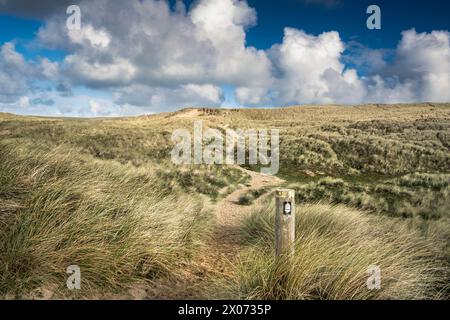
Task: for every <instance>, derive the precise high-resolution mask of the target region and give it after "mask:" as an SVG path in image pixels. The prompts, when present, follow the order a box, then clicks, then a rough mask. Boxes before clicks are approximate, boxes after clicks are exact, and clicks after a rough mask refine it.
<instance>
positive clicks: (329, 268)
mask: <svg viewBox="0 0 450 320" xmlns="http://www.w3.org/2000/svg"><path fill="white" fill-rule="evenodd" d="M274 220H275V217H274V206H273V203H271V204H270V205H264V206H261V207H259V208H257V209H256V210H255V211H254V213H253V214H252V215H251V216H249V217H248V218H247V219H246V221H245V224H244V227H243V232H244V239H245V241H246V244H247V246H248V249H247V251H246V252H245V253H244V255H243V257H242V258H241V263H240V264H239V266H238V274H239V281H238V282H237V284H236V287H235V288H234V289H235V290H236V291H237V292H238V294H241V297H242V298H246V299H345V300H347V299H430V298H432V299H438V298H442V297H444V296H445V290H446V286H448V282H447V281H444V280H443V279H446V274H445V272H446V269H445V268H444V264H443V262H442V261H439V258H438V257H439V256H440V253H439V249H438V248H436V247H434V246H433V245H432V243H431V242H430V241H427V240H425V239H423V238H422V237H420V236H419V235H417V234H414V232H411V231H409V230H407V228H406V227H405V226H404V225H402V224H396V223H393V222H392V221H388V219H386V218H383V219H380V218H378V217H377V218H375V217H371V216H369V215H364V214H363V213H361V212H359V211H357V210H354V209H350V208H348V207H344V206H329V205H321V204H312V205H301V206H298V207H297V214H296V239H297V243H296V251H295V255H294V256H293V257H292V258H289V257H286V256H284V257H282V258H281V259H279V260H277V259H276V258H275V257H274V248H273V244H274V230H273V227H272V226H273V224H274ZM288 260H289V261H288ZM372 265H377V266H379V267H380V269H381V277H382V285H381V289H380V290H369V289H368V288H367V285H366V284H367V279H368V277H369V276H368V268H369V267H370V266H372ZM447 280H448V279H447Z"/></svg>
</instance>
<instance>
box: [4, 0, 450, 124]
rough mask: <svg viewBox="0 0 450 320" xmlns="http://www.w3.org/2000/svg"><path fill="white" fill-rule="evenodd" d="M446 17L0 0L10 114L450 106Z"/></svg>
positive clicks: (387, 9) (315, 1)
mask: <svg viewBox="0 0 450 320" xmlns="http://www.w3.org/2000/svg"><path fill="white" fill-rule="evenodd" d="M71 5H76V6H77V8H78V9H79V12H80V15H79V22H80V24H79V26H78V25H77V24H76V23H75V24H74V22H76V21H77V19H76V18H77V17H78V16H77V14H76V13H75V14H74V11H69V13H68V12H67V11H68V8H69V6H71ZM371 5H377V6H378V8H379V9H380V27H381V28H380V29H369V28H368V27H367V20H368V19H369V18H370V17H371V16H372V14H373V12H370V13H367V8H368V7H369V6H371ZM448 12H450V1H448V0H426V1H419V0H416V1H407V0H396V1H366V0H279V1H265V0H247V1H244V0H195V1H190V0H185V1H181V0H169V1H159V0H158V1H157V0H130V1H120V0H80V1H77V0H59V1H52V0H41V1H31V0H28V1H27V0H0V112H11V113H16V114H33V115H50V116H77V117H95V116H102V117H104V116H127V115H138V114H149V113H156V112H165V111H173V110H177V109H181V108H185V107H193V106H201V107H205V106H206V107H222V108H231V107H233V108H234V107H280V106H287V105H303V104H344V105H354V104H363V103H413V102H450V33H449V30H450V19H448Z"/></svg>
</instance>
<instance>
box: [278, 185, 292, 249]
mask: <svg viewBox="0 0 450 320" xmlns="http://www.w3.org/2000/svg"><path fill="white" fill-rule="evenodd" d="M275 207H276V212H275V253H276V255H277V257H279V256H281V255H283V254H288V255H291V256H293V255H294V241H295V191H294V190H291V189H278V190H276V191H275Z"/></svg>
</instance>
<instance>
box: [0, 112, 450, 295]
mask: <svg viewBox="0 0 450 320" xmlns="http://www.w3.org/2000/svg"><path fill="white" fill-rule="evenodd" d="M196 120H202V121H203V126H204V128H207V127H214V128H217V129H219V130H221V131H223V130H225V128H234V129H236V128H243V129H245V128H253V129H270V128H277V129H280V135H281V136H280V142H281V145H280V172H279V175H280V177H282V178H284V179H286V180H288V182H289V184H290V185H291V187H293V188H295V189H296V190H297V197H298V200H299V201H301V202H302V203H303V202H305V203H308V202H309V203H313V204H312V205H308V204H305V205H304V206H302V207H300V208H299V209H298V211H299V213H298V214H299V215H298V218H297V220H298V228H297V229H298V238H299V242H298V244H297V255H296V257H295V259H294V262H293V267H291V265H288V264H286V263H284V262H283V261H282V262H277V261H275V260H274V259H273V254H272V251H273V248H272V242H273V241H272V240H273V232H272V226H273V216H272V215H271V213H270V212H271V211H272V208H271V207H270V206H267V207H265V208H257V210H256V211H255V214H254V215H252V216H251V217H250V218H249V219H248V220H247V223H246V224H245V225H244V226H243V230H244V233H245V234H246V241H247V242H246V243H247V245H246V246H244V249H243V250H244V251H243V253H242V255H241V257H242V260H241V263H240V264H239V266H240V269H239V270H238V273H237V275H238V277H236V279H235V282H234V286H232V287H231V288H230V287H228V286H220V285H219V286H218V287H214V290H216V291H222V292H223V294H220V293H217V296H227V294H228V293H229V294H230V295H231V297H238V298H264V299H269V298H274V299H281V298H292V299H383V298H389V299H398V298H406V299H425V298H442V297H445V295H447V296H448V291H449V290H448V284H449V281H448V275H447V274H445V273H446V272H448V270H449V268H448V265H446V264H445V263H446V262H445V261H444V260H447V263H448V261H450V258H449V257H450V233H449V230H450V228H449V226H450V217H449V216H448V203H450V199H449V197H450V194H449V185H448V182H449V181H448V175H449V174H450V149H449V148H450V143H449V141H450V105H449V104H421V105H391V106H384V105H366V106H355V107H346V106H327V107H318V106H305V107H290V108H284V109H275V110H274V109H240V110H196V109H190V110H187V111H180V112H176V113H165V114H159V115H154V116H142V117H132V118H115V119H58V118H42V117H20V116H15V115H11V114H0V139H1V141H0V151H1V153H0V163H1V166H0V293H1V294H2V295H3V296H5V297H23V296H29V294H30V291H32V290H34V289H36V288H42V287H45V288H52V290H54V291H55V292H56V296H57V297H68V296H72V293H70V292H67V290H66V289H65V280H66V278H67V274H66V273H65V272H66V267H67V266H68V265H72V264H77V265H79V266H80V267H81V269H82V274H83V281H84V282H83V286H84V289H86V290H83V293H82V294H81V296H80V294H78V296H76V297H83V298H85V297H92V296H95V295H96V294H97V293H98V292H107V293H110V292H111V291H113V292H114V291H123V290H124V289H126V288H127V287H129V286H132V284H133V283H135V282H136V281H144V282H146V283H147V284H148V283H150V284H148V285H150V286H152V284H153V283H154V282H155V281H158V279H160V278H162V277H165V278H170V279H172V280H173V281H172V282H175V283H176V281H177V280H176V279H177V277H178V274H179V272H180V271H181V270H182V269H183V268H185V267H186V263H188V262H189V261H195V259H196V256H195V255H196V254H201V252H199V249H198V248H199V245H200V244H201V242H202V241H203V240H204V238H203V237H202V236H201V234H202V233H204V230H208V229H209V228H210V226H211V225H212V221H211V218H210V215H209V214H208V213H207V210H206V209H205V208H204V207H205V206H204V200H205V199H207V200H213V201H215V200H217V199H220V198H221V197H223V196H224V194H226V193H229V192H231V190H234V188H236V186H239V184H245V183H247V182H248V178H249V177H248V175H246V174H244V173H242V171H240V170H238V169H236V168H234V167H228V166H184V167H179V166H174V165H173V164H172V163H171V162H170V150H171V148H172V142H171V134H172V131H173V130H174V129H178V128H186V129H189V130H192V128H193V122H194V121H196ZM253 169H258V168H253ZM254 191H255V190H254ZM257 191H258V190H256V191H255V192H257ZM245 196H246V197H247V198H248V199H243V201H244V202H248V204H249V205H250V204H252V201H253V199H255V198H257V197H258V194H255V193H253V192H250V193H249V194H246V195H245ZM247 200H248V201H247ZM317 201H321V202H328V203H331V204H330V205H328V204H323V205H316V204H314V203H316V202H317ZM333 204H340V205H339V206H333ZM344 205H346V206H344ZM347 206H349V207H347ZM350 207H353V208H350ZM168 208H169V209H168ZM419 231H420V232H419ZM371 264H378V265H380V267H381V269H382V277H383V279H384V280H382V281H383V282H382V290H380V291H368V290H367V289H366V287H365V283H366V280H367V274H366V270H367V267H368V265H371ZM217 280H218V282H219V283H220V282H221V281H220V279H217ZM169 282H170V281H169ZM155 290H157V289H155Z"/></svg>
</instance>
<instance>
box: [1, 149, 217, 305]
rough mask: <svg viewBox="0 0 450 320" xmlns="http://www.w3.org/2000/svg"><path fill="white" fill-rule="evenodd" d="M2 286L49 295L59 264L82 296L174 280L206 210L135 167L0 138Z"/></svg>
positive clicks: (60, 284) (191, 251) (60, 274)
mask: <svg viewBox="0 0 450 320" xmlns="http://www.w3.org/2000/svg"><path fill="white" fill-rule="evenodd" d="M0 157H1V163H2V167H1V168H0V179H1V181H2V184H1V185H2V188H1V190H0V203H1V205H0V208H1V211H0V212H1V216H0V218H1V219H0V221H1V224H0V270H1V271H0V274H1V276H0V292H1V293H2V294H4V295H7V296H18V297H20V296H22V295H25V296H26V295H27V294H29V292H30V291H32V290H33V289H36V288H39V287H45V288H52V290H55V291H56V292H57V296H66V295H68V296H70V295H71V294H72V292H69V291H68V290H67V289H66V288H65V281H66V279H67V274H66V268H67V266H69V265H78V266H79V267H80V268H81V270H82V286H83V290H82V291H81V292H82V293H81V295H82V296H84V297H89V296H92V295H94V294H96V293H98V292H105V291H106V292H111V291H114V290H119V289H122V290H123V289H124V288H127V287H128V286H130V285H132V284H133V283H135V282H136V281H154V280H155V279H158V278H159V277H161V276H170V277H176V274H177V272H178V269H179V268H181V266H182V264H183V262H186V261H188V260H189V259H190V258H192V256H194V255H195V252H196V250H197V248H198V245H199V244H200V242H201V240H202V238H201V237H200V234H203V233H204V231H205V229H208V225H210V221H211V219H210V215H208V214H207V212H206V211H205V210H204V209H203V204H202V200H201V199H200V198H198V197H195V196H184V195H182V194H181V193H176V192H172V193H171V194H170V195H164V193H162V192H161V191H160V190H159V180H158V178H157V177H156V176H155V175H154V174H152V173H151V172H147V171H146V170H145V168H140V169H135V168H133V167H128V166H123V165H120V164H118V163H114V162H108V161H98V160H94V159H91V158H90V157H87V156H79V155H78V154H77V153H76V152H74V151H73V150H71V149H70V148H66V147H59V148H56V149H54V150H49V149H48V148H46V147H45V146H42V145H37V146H35V145H34V146H32V145H22V146H20V147H16V146H13V145H12V144H5V143H2V144H1V154H0Z"/></svg>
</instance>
